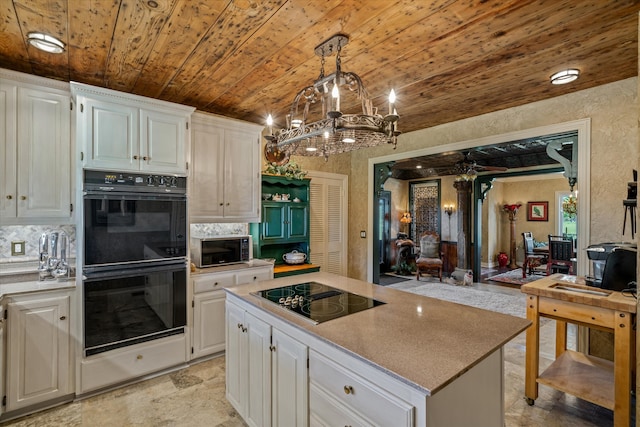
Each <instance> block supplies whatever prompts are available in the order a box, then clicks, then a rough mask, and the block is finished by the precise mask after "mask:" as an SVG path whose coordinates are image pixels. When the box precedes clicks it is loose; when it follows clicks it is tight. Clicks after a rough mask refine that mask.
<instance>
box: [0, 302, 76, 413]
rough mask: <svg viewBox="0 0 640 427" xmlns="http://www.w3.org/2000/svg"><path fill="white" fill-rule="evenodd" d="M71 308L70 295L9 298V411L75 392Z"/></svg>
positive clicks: (7, 389) (7, 388)
mask: <svg viewBox="0 0 640 427" xmlns="http://www.w3.org/2000/svg"><path fill="white" fill-rule="evenodd" d="M69 308H70V295H69V294H40V295H28V296H26V295H25V296H12V297H11V298H9V303H8V305H7V310H8V315H7V323H8V327H7V371H6V372H7V375H8V376H7V384H6V392H7V394H6V396H7V404H6V411H7V412H10V411H14V410H17V409H22V408H25V407H28V406H31V405H36V404H39V403H42V402H46V401H48V400H52V399H56V398H60V397H63V396H65V395H67V394H71V393H73V392H74V386H73V381H72V372H73V369H72V352H71V336H70V324H69V323H70V319H69Z"/></svg>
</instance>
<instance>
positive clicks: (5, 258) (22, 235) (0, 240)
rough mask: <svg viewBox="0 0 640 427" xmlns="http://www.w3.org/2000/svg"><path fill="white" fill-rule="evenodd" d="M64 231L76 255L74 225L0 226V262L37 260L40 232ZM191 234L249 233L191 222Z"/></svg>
mask: <svg viewBox="0 0 640 427" xmlns="http://www.w3.org/2000/svg"><path fill="white" fill-rule="evenodd" d="M52 231H64V232H65V233H67V235H68V236H69V246H70V249H69V258H75V256H76V227H75V226H74V225H55V226H52V225H10V226H2V227H0V264H2V263H10V262H24V261H37V260H38V255H39V254H38V241H39V240H40V236H41V235H42V233H50V232H52ZM190 232H191V235H192V236H196V237H209V236H219V235H230V234H232V235H233V234H249V225H248V224H246V223H237V224H232V223H230V224H223V223H215V224H191V226H190ZM15 241H24V242H25V254H24V255H19V256H11V242H15Z"/></svg>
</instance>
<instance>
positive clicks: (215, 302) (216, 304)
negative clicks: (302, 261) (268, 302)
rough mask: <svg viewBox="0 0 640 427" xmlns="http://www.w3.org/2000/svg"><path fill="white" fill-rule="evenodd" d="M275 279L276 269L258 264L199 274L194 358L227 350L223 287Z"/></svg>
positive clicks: (196, 278) (196, 279)
mask: <svg viewBox="0 0 640 427" xmlns="http://www.w3.org/2000/svg"><path fill="white" fill-rule="evenodd" d="M269 279H273V268H272V267H271V266H269V267H257V268H248V269H243V270H235V271H227V272H223V273H207V274H204V273H203V274H199V275H197V276H194V277H193V278H192V280H191V281H192V283H193V294H194V297H193V341H192V343H193V348H192V352H191V358H192V359H195V358H198V357H203V356H208V355H211V354H214V353H217V352H220V351H224V349H225V315H224V306H225V294H224V290H223V288H225V287H227V286H234V285H242V284H245V283H252V282H254V281H258V280H269Z"/></svg>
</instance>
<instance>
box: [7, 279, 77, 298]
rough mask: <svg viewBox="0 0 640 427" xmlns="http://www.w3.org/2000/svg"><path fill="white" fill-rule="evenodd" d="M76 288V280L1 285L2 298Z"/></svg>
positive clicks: (35, 281) (30, 281) (32, 281)
mask: <svg viewBox="0 0 640 427" xmlns="http://www.w3.org/2000/svg"><path fill="white" fill-rule="evenodd" d="M75 287H76V279H75V278H70V279H67V280H43V281H39V280H29V281H25V282H16V283H0V298H2V297H3V296H6V295H12V294H22V293H27V292H42V291H55V290H58V289H73V288H75Z"/></svg>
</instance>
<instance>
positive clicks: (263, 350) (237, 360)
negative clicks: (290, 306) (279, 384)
mask: <svg viewBox="0 0 640 427" xmlns="http://www.w3.org/2000/svg"><path fill="white" fill-rule="evenodd" d="M226 320H227V337H226V338H227V353H226V356H225V364H226V365H225V366H226V375H227V379H226V381H227V399H228V400H229V402H231V404H232V405H233V407H234V408H236V410H237V411H238V413H239V414H240V416H241V417H242V418H243V419H244V420H245V422H246V423H247V424H249V425H250V426H256V427H261V426H264V427H268V426H270V425H271V352H270V351H269V346H270V344H271V326H270V325H269V324H267V323H265V322H263V321H262V320H259V319H258V318H256V317H254V316H252V315H250V314H249V313H246V312H245V311H244V310H243V309H241V308H240V307H238V306H237V305H235V304H233V303H227V310H226Z"/></svg>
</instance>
